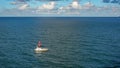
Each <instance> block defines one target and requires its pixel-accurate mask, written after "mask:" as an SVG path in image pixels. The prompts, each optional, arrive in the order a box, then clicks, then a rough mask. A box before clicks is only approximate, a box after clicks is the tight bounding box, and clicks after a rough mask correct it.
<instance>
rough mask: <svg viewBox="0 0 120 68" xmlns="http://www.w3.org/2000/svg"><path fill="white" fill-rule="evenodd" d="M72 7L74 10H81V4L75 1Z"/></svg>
mask: <svg viewBox="0 0 120 68" xmlns="http://www.w3.org/2000/svg"><path fill="white" fill-rule="evenodd" d="M71 7H72V8H74V9H79V8H81V6H80V4H79V3H78V2H77V1H73V2H72V4H71Z"/></svg>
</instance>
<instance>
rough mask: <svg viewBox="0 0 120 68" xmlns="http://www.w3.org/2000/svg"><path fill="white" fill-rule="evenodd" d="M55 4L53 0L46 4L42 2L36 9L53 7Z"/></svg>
mask: <svg viewBox="0 0 120 68" xmlns="http://www.w3.org/2000/svg"><path fill="white" fill-rule="evenodd" d="M55 4H56V3H55V2H49V3H48V4H43V5H42V6H39V7H38V9H54V8H55Z"/></svg>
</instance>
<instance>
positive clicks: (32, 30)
mask: <svg viewBox="0 0 120 68" xmlns="http://www.w3.org/2000/svg"><path fill="white" fill-rule="evenodd" d="M39 40H40V41H41V42H42V47H45V48H48V49H49V51H47V52H44V53H35V51H34V49H35V48H36V45H37V42H38V41H39ZM0 68H120V18H80V17H77V18H72V17H71V18H67V17H63V18H60V17H59V18H55V17H52V18H42V17H41V18H20V17H19V18H15V17H12V18H0Z"/></svg>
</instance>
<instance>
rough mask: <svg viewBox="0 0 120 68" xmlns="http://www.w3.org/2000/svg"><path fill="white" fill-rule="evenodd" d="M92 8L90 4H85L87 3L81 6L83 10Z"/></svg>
mask: <svg viewBox="0 0 120 68" xmlns="http://www.w3.org/2000/svg"><path fill="white" fill-rule="evenodd" d="M92 7H94V4H92V3H91V2H87V3H85V4H84V5H83V8H84V9H90V8H92Z"/></svg>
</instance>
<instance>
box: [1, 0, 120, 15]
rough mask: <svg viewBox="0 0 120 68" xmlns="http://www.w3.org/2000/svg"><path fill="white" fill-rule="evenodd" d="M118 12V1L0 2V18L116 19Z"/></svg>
mask: <svg viewBox="0 0 120 68" xmlns="http://www.w3.org/2000/svg"><path fill="white" fill-rule="evenodd" d="M119 11H120V0H0V17H4V16H80V17H84V16H85V17H94V16H95V17H97V16H98V17H99V16H100V17H106V16H107V17H108V16H109V17H118V16H120V13H119Z"/></svg>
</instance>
